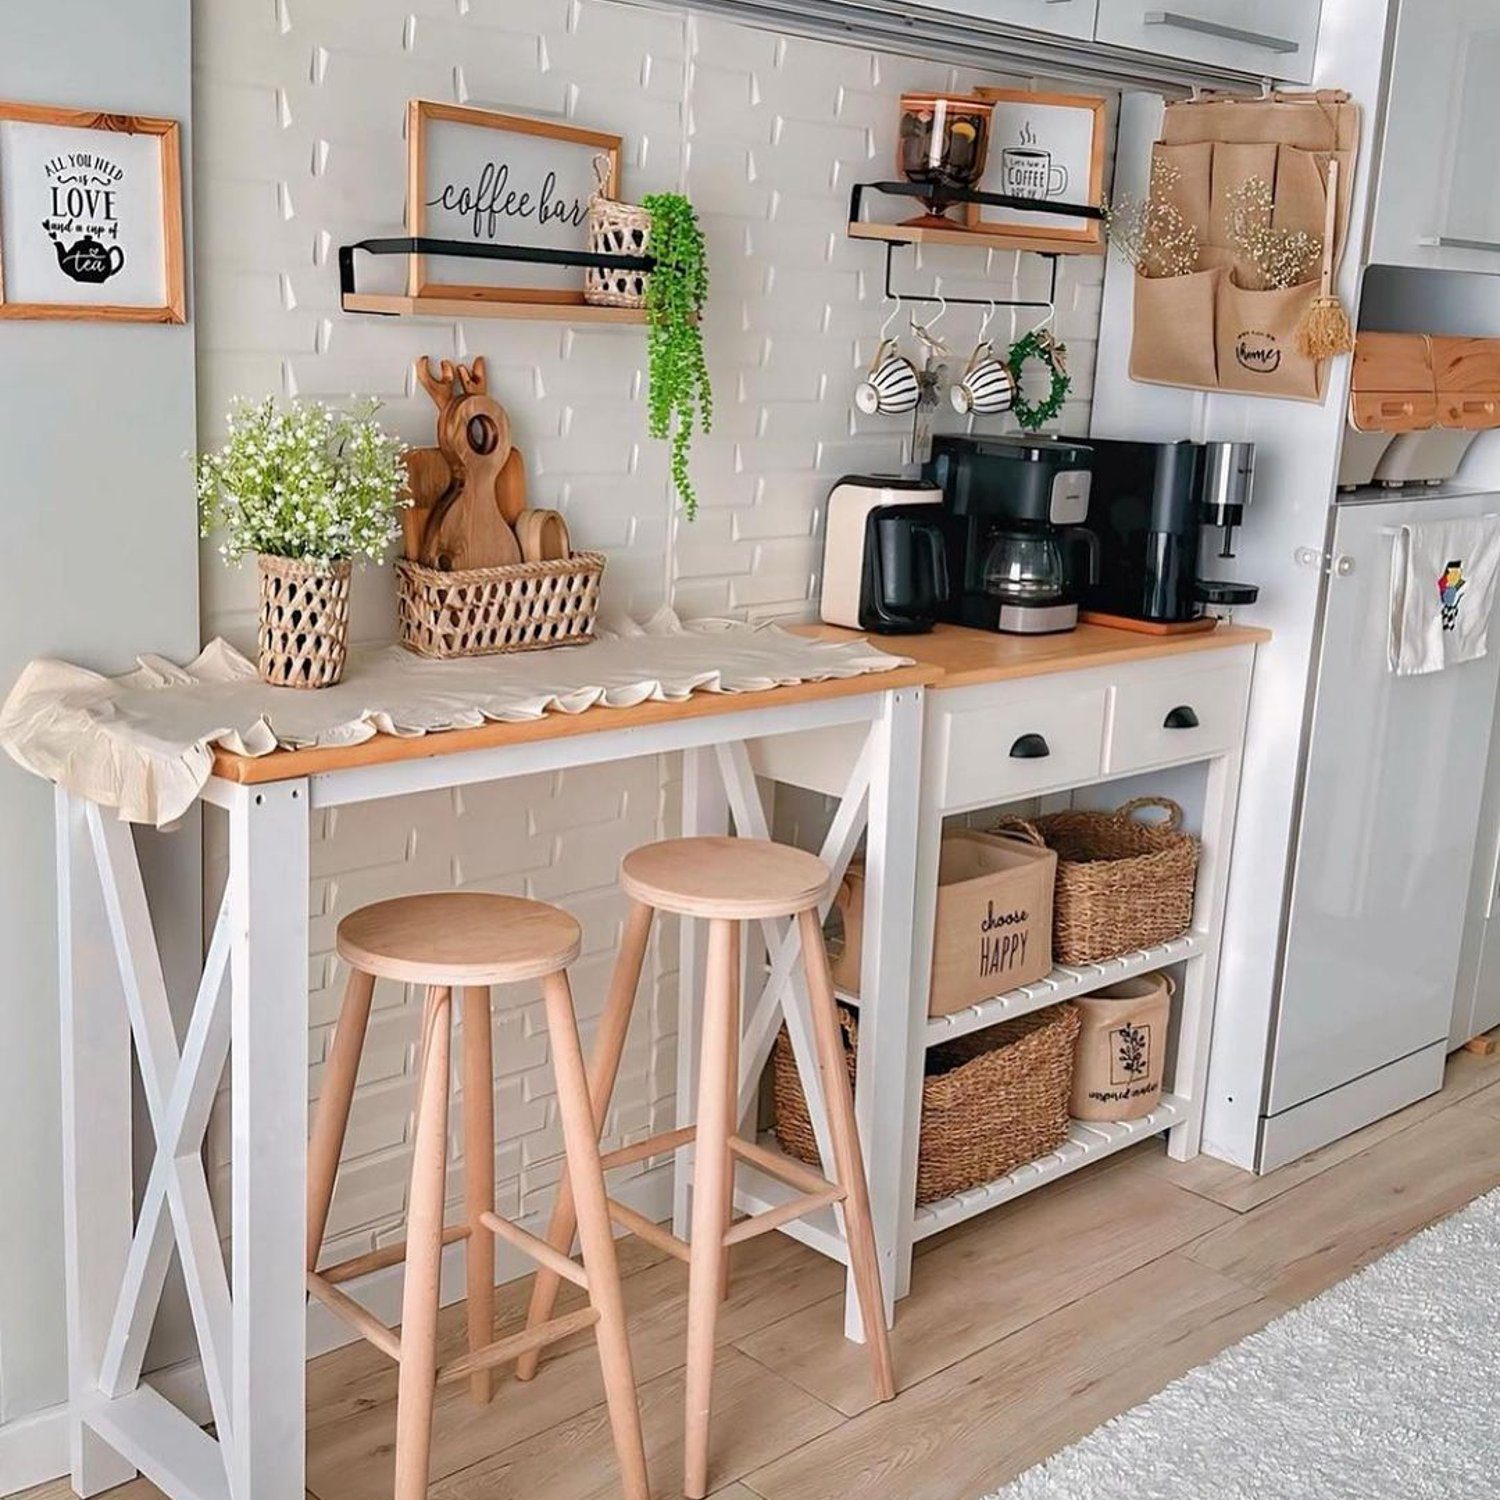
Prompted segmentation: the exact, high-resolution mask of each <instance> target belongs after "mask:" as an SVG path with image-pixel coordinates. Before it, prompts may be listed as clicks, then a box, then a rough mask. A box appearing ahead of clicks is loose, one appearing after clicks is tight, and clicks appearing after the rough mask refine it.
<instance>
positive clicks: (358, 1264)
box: [317, 1224, 469, 1286]
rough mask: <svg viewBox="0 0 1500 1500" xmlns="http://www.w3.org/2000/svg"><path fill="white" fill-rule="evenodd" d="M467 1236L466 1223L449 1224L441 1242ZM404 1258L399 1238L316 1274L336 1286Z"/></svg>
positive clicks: (461, 1238)
mask: <svg viewBox="0 0 1500 1500" xmlns="http://www.w3.org/2000/svg"><path fill="white" fill-rule="evenodd" d="M468 1237H469V1226H468V1225H467V1224H450V1225H449V1226H448V1227H447V1228H446V1229H445V1230H444V1231H443V1243H444V1244H445V1245H456V1244H457V1243H458V1242H459V1241H460V1240H466V1239H468ZM405 1259H406V1241H405V1240H401V1241H399V1242H398V1243H396V1244H394V1245H384V1246H382V1247H381V1248H380V1249H379V1250H372V1251H370V1253H369V1254H368V1255H355V1256H352V1257H351V1258H350V1259H348V1260H341V1261H339V1262H338V1263H337V1264H336V1265H332V1266H325V1267H324V1268H323V1269H322V1270H321V1271H319V1272H318V1273H317V1274H318V1276H319V1277H320V1278H321V1279H322V1280H324V1281H326V1282H327V1283H328V1284H329V1285H330V1286H337V1285H338V1284H339V1283H340V1282H342V1281H354V1280H355V1279H357V1278H358V1277H360V1276H368V1275H369V1274H370V1273H371V1272H372V1271H384V1270H385V1269H386V1268H387V1267H388V1266H399V1265H400V1264H401V1262H402V1261H404V1260H405Z"/></svg>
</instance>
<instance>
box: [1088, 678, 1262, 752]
mask: <svg viewBox="0 0 1500 1500" xmlns="http://www.w3.org/2000/svg"><path fill="white" fill-rule="evenodd" d="M1249 677H1250V667H1249V664H1248V663H1244V664H1235V665H1232V666H1214V667H1204V668H1199V669H1197V670H1195V671H1185V672H1174V673H1172V674H1171V675H1170V676H1163V677H1160V678H1156V677H1145V678H1141V679H1135V678H1126V679H1125V680H1124V681H1122V682H1120V683H1118V684H1117V685H1116V687H1115V701H1114V711H1113V713H1112V714H1111V715H1110V725H1109V736H1108V739H1107V740H1106V742H1105V752H1104V768H1105V770H1106V772H1108V773H1109V774H1110V775H1115V774H1118V773H1119V772H1122V771H1138V770H1145V769H1146V768H1147V767H1149V766H1162V765H1169V764H1171V763H1172V762H1174V761H1189V760H1202V759H1205V758H1207V757H1208V756H1211V755H1218V754H1220V753H1221V752H1223V751H1225V750H1228V749H1230V748H1231V747H1232V746H1233V745H1234V744H1235V743H1236V742H1237V741H1238V739H1239V735H1240V721H1241V718H1242V716H1243V714H1244V702H1245V690H1246V687H1247V686H1248V683H1249Z"/></svg>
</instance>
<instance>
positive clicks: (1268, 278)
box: [1225, 177, 1323, 291]
mask: <svg viewBox="0 0 1500 1500" xmlns="http://www.w3.org/2000/svg"><path fill="white" fill-rule="evenodd" d="M1225 198H1226V202H1227V205H1228V214H1227V224H1226V227H1227V231H1228V236H1229V244H1230V248H1231V249H1233V250H1234V252H1235V254H1236V255H1238V256H1239V257H1240V259H1241V260H1243V261H1246V262H1248V263H1249V265H1250V266H1252V267H1253V268H1254V271H1255V274H1256V275H1257V276H1258V277H1259V278H1260V280H1261V282H1262V284H1263V286H1264V287H1265V288H1268V289H1270V290H1272V291H1284V290H1285V289H1286V288H1287V287H1293V286H1297V285H1299V284H1300V283H1301V282H1303V281H1306V280H1308V278H1309V277H1310V276H1311V274H1312V272H1313V271H1314V269H1315V268H1316V266H1317V264H1318V260H1319V258H1320V257H1321V256H1322V254H1323V237H1322V236H1321V235H1317V234H1308V233H1307V231H1306V230H1304V229H1275V228H1273V227H1272V225H1271V214H1272V209H1273V207H1274V204H1275V196H1274V194H1273V193H1272V192H1271V184H1270V183H1269V182H1267V181H1266V180H1265V178H1264V177H1247V178H1246V179H1245V180H1244V181H1243V182H1242V183H1241V184H1240V185H1239V186H1238V187H1236V188H1232V189H1230V191H1229V192H1228V193H1227V194H1226V195H1225Z"/></svg>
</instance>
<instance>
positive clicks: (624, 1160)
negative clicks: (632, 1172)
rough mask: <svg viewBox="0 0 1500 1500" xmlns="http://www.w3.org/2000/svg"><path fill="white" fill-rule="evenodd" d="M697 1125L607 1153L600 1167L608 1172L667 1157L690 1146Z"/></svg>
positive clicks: (602, 1158) (668, 1132) (685, 1126)
mask: <svg viewBox="0 0 1500 1500" xmlns="http://www.w3.org/2000/svg"><path fill="white" fill-rule="evenodd" d="M697 1133H698V1127H697V1126H696V1125H684V1126H683V1128H682V1129H681V1130H669V1131H666V1132H665V1133H664V1134H662V1135H653V1136H651V1137H650V1138H649V1139H648V1140H644V1141H633V1142H632V1143H631V1144H630V1145H628V1146H621V1147H620V1148H619V1150H617V1151H606V1152H605V1153H604V1154H603V1155H602V1156H601V1157H600V1158H599V1165H600V1166H601V1167H603V1168H604V1170H605V1171H606V1172H608V1171H609V1170H610V1169H611V1168H613V1167H628V1166H629V1165H630V1164H631V1163H632V1162H637V1161H645V1160H646V1158H647V1157H648V1156H665V1155H666V1154H667V1153H668V1152H669V1151H675V1150H677V1148H678V1147H679V1146H690V1145H692V1143H693V1137H694V1136H695V1135H697Z"/></svg>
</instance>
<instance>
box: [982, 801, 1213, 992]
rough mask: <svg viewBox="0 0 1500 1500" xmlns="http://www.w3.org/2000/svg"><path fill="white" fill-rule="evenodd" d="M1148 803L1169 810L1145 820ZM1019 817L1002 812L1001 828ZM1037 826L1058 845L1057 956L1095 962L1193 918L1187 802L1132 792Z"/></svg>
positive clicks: (1159, 937) (1171, 933)
mask: <svg viewBox="0 0 1500 1500" xmlns="http://www.w3.org/2000/svg"><path fill="white" fill-rule="evenodd" d="M1146 807H1157V808H1161V809H1163V810H1164V811H1165V812H1166V814H1167V817H1166V818H1165V820H1163V821H1161V822H1157V823H1143V822H1141V821H1140V820H1138V819H1137V818H1136V817H1135V816H1134V814H1135V813H1136V812H1138V811H1140V810H1141V809H1142V808H1146ZM1017 822H1018V820H1016V819H1013V818H1006V819H1002V820H1001V821H1000V822H999V823H998V824H996V825H995V827H994V829H993V832H995V833H1004V832H1006V831H1007V830H1008V829H1013V828H1015V827H1016V825H1017ZM1020 822H1021V826H1022V827H1025V828H1035V830H1036V831H1037V832H1039V833H1040V834H1041V836H1042V838H1043V839H1044V840H1045V841H1046V844H1047V847H1048V848H1049V849H1055V850H1056V851H1057V890H1056V895H1055V898H1054V900H1053V904H1052V956H1053V959H1054V961H1055V962H1057V963H1060V964H1089V963H1097V962H1098V961H1099V960H1100V959H1104V958H1114V957H1115V956H1116V955H1118V954H1121V953H1129V952H1131V951H1133V950H1134V949H1136V948H1151V947H1154V946H1155V945H1156V944H1157V943H1164V942H1166V941H1167V940H1168V939H1169V938H1174V937H1180V936H1181V935H1182V934H1183V933H1184V932H1186V931H1187V930H1188V928H1189V927H1191V926H1192V924H1193V890H1194V886H1195V884H1196V882H1197V877H1198V840H1197V839H1195V838H1194V837H1193V836H1192V834H1190V833H1183V832H1182V809H1181V807H1179V806H1178V805H1177V803H1175V802H1173V801H1172V800H1171V798H1169V797H1134V798H1132V799H1131V800H1130V801H1129V802H1127V803H1125V804H1124V805H1123V806H1121V807H1118V808H1116V809H1115V811H1114V812H1089V811H1075V812H1058V813H1048V814H1046V815H1045V816H1043V817H1039V818H1033V819H1032V820H1031V821H1030V822H1029V823H1027V822H1025V821H1024V820H1020Z"/></svg>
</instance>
